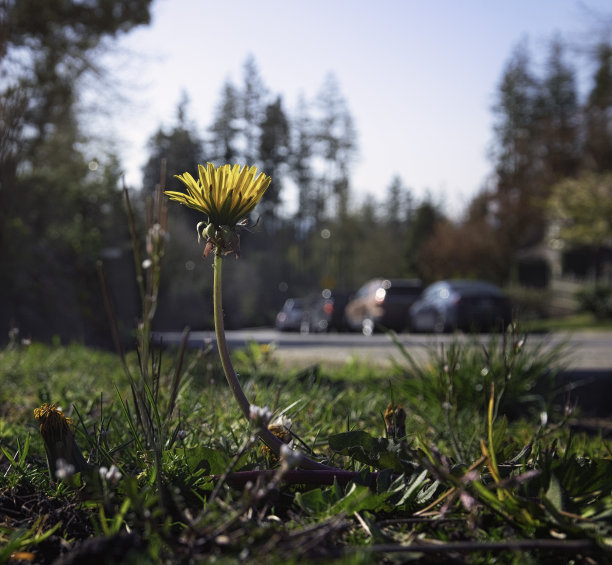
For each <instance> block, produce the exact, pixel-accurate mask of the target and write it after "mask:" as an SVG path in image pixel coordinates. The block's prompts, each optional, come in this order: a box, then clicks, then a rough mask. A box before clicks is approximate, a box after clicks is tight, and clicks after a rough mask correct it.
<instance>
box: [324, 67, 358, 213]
mask: <svg viewBox="0 0 612 565" xmlns="http://www.w3.org/2000/svg"><path fill="white" fill-rule="evenodd" d="M316 106H317V109H318V119H317V122H316V133H315V142H316V146H315V147H316V149H317V155H318V157H319V158H320V160H321V176H320V181H319V182H320V185H321V187H322V188H323V190H324V191H325V192H324V195H323V198H324V199H325V200H326V201H331V200H332V199H333V201H334V204H335V206H334V207H333V208H332V207H329V208H328V209H327V210H326V212H328V213H332V214H333V215H335V216H338V217H344V216H345V215H346V213H347V211H348V202H349V197H350V176H349V171H350V165H351V164H352V160H353V159H354V157H355V153H356V150H357V142H356V138H357V135H356V132H355V128H354V125H353V118H352V116H351V114H350V112H349V111H348V108H347V104H346V101H345V100H344V98H343V96H342V94H341V92H340V87H339V86H338V81H337V80H336V77H335V76H334V75H333V74H329V75H327V77H326V78H325V81H324V82H323V86H322V87H321V90H320V91H319V94H318V95H317V99H316ZM334 208H335V209H334Z"/></svg>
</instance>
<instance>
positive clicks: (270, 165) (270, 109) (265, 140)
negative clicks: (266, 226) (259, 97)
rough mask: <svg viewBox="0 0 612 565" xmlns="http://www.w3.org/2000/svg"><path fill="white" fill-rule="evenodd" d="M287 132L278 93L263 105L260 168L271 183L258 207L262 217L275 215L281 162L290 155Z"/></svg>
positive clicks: (277, 205) (286, 121)
mask: <svg viewBox="0 0 612 565" xmlns="http://www.w3.org/2000/svg"><path fill="white" fill-rule="evenodd" d="M289 135H290V134H289V121H288V119H287V116H286V115H285V112H284V111H283V106H282V100H281V98H280V96H279V97H278V98H277V99H276V101H275V102H273V103H272V104H268V106H267V107H266V111H265V118H264V120H263V122H262V124H261V137H260V144H259V161H260V162H261V168H262V170H263V171H265V172H266V174H267V175H270V177H272V183H271V184H270V186H269V187H268V189H267V190H266V198H265V201H262V202H261V203H260V204H259V207H258V211H259V212H260V214H261V215H262V217H263V218H264V220H265V219H266V218H270V219H273V218H275V217H276V216H278V208H279V206H280V203H281V191H282V187H283V165H285V164H286V163H287V161H288V158H289Z"/></svg>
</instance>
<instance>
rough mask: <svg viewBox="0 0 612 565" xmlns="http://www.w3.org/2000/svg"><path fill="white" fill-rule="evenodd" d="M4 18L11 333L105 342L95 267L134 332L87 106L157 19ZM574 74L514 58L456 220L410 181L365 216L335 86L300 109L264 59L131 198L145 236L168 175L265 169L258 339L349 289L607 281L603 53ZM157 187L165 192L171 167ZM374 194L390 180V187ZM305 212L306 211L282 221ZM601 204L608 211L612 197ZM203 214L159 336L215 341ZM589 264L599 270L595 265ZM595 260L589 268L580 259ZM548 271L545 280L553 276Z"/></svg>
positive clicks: (256, 233) (249, 245) (53, 3)
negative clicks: (302, 307)
mask: <svg viewBox="0 0 612 565" xmlns="http://www.w3.org/2000/svg"><path fill="white" fill-rule="evenodd" d="M30 4H32V3H31V2H29V1H25V0H23V1H22V0H20V1H19V2H17V1H9V2H7V3H4V5H3V7H2V10H3V12H2V14H1V16H0V31H1V33H0V56H1V59H0V73H2V74H1V76H2V78H3V81H2V84H3V86H2V88H1V92H0V101H1V106H0V112H1V114H0V120H1V122H2V125H3V127H2V128H1V129H0V273H2V275H1V278H0V320H2V323H3V324H4V325H5V328H6V329H7V331H8V329H9V328H10V327H11V326H17V327H20V328H21V329H22V331H23V333H24V334H26V335H31V336H32V337H36V338H40V339H50V338H51V337H53V336H56V335H57V336H60V337H61V338H63V339H81V340H84V341H92V342H101V341H102V340H103V338H102V336H103V335H107V333H108V332H107V329H106V321H105V315H104V312H103V310H102V308H101V306H100V304H101V298H100V294H99V290H98V281H97V278H96V268H95V267H96V264H97V262H98V261H99V260H100V259H102V261H103V263H104V265H105V268H106V269H107V272H108V276H109V279H110V281H111V286H113V287H114V288H115V289H116V290H115V293H114V294H115V298H116V300H117V302H118V303H119V306H118V309H119V310H121V311H123V312H124V313H125V314H124V317H125V319H126V322H125V323H126V325H129V323H130V321H131V320H132V318H133V317H135V316H136V312H135V308H136V306H135V300H136V295H137V293H136V292H135V291H134V292H133V294H132V290H131V289H133V288H134V284H135V283H134V282H133V281H132V282H130V276H131V274H132V273H131V269H130V259H129V248H130V238H129V233H128V228H127V222H126V221H125V214H124V209H123V208H124V206H123V202H122V192H121V190H120V188H121V157H120V156H118V155H116V154H114V153H113V151H112V149H110V148H109V149H107V151H106V152H104V153H101V152H100V150H99V148H100V144H99V142H98V143H97V146H96V150H95V152H94V149H93V147H92V143H91V140H90V139H88V138H87V136H86V135H85V133H84V132H85V131H86V129H85V128H84V127H83V123H82V120H83V116H82V115H80V114H79V100H80V96H81V94H82V88H83V83H84V81H85V80H86V79H87V78H88V77H91V76H96V77H100V76H103V70H102V69H100V68H99V67H98V66H97V65H96V61H97V55H98V54H99V53H100V52H101V50H103V48H104V46H105V42H108V41H112V39H113V38H114V37H116V36H117V35H119V34H121V33H127V32H129V30H130V29H132V28H133V27H135V26H138V25H146V24H147V23H148V22H149V19H150V4H151V2H150V0H130V1H128V2H123V3H122V4H121V9H120V10H115V9H110V8H109V4H108V3H107V2H104V1H103V0H98V1H93V2H88V3H85V4H84V3H82V2H77V1H73V2H65V1H60V0H50V1H48V2H46V3H45V4H44V9H43V8H41V7H40V6H38V7H37V8H36V9H34V8H33V5H30ZM577 57H578V56H577V55H576V54H575V53H574V52H573V51H572V52H570V51H569V49H568V47H567V46H566V45H564V43H563V42H562V41H561V40H560V39H558V38H554V39H553V40H551V42H550V45H549V49H548V53H547V59H546V61H545V64H544V65H542V67H541V68H542V70H541V71H540V72H535V71H534V70H533V66H534V65H533V58H532V55H531V53H530V52H529V50H528V48H526V47H525V46H519V47H517V48H516V49H515V50H514V52H513V53H512V54H511V56H510V58H509V60H508V61H507V63H506V65H505V68H504V69H503V72H502V74H501V79H500V82H499V84H498V85H497V88H496V97H495V99H496V103H495V105H494V107H493V109H492V110H493V112H494V115H495V118H496V125H495V129H494V131H493V142H492V146H491V163H492V172H491V175H490V177H489V179H488V181H487V182H486V183H485V185H484V186H483V187H482V188H481V190H480V191H479V192H478V193H477V194H476V195H475V196H474V198H473V199H472V200H471V201H470V202H469V203H468V204H467V206H466V211H465V213H464V215H463V217H461V218H460V219H459V220H451V219H449V218H448V217H446V216H445V213H444V207H443V206H442V205H441V203H440V202H436V201H435V200H434V199H433V198H431V197H426V198H423V199H417V198H415V196H414V194H413V192H412V191H411V189H410V188H409V187H408V185H407V184H406V182H405V180H404V179H402V178H399V177H394V178H390V179H387V181H386V182H387V185H386V186H383V187H373V188H376V189H377V191H379V193H380V194H382V195H383V196H382V197H378V198H374V197H370V198H367V199H366V200H362V201H357V200H356V199H355V195H354V194H353V191H352V184H351V183H352V179H351V170H352V165H353V164H354V163H355V162H356V160H357V159H358V139H357V134H356V129H357V128H356V124H355V123H354V120H353V117H352V116H351V113H350V111H349V104H348V102H347V100H346V99H345V97H344V95H343V93H342V91H341V88H340V85H339V84H338V81H337V80H336V78H335V77H334V75H333V74H329V75H328V76H327V77H326V78H325V79H324V81H323V83H322V85H321V87H320V89H319V91H318V92H317V94H316V95H315V96H314V97H312V98H311V99H309V98H306V97H305V96H302V97H301V98H300V99H299V100H298V101H297V104H296V107H295V109H294V110H292V111H289V110H288V109H287V107H286V103H285V101H284V100H283V97H282V96H281V95H280V94H277V93H274V92H273V91H272V89H270V88H269V87H268V86H267V85H266V84H265V82H264V80H263V78H262V77H261V76H260V74H259V71H258V68H257V63H256V61H255V59H254V58H253V57H247V59H246V61H245V63H244V65H243V69H242V71H243V74H242V81H241V83H240V84H238V85H236V84H234V83H232V82H231V81H229V80H228V81H226V82H225V84H223V85H221V88H220V93H219V99H218V103H217V105H216V108H215V110H214V113H213V115H212V116H211V118H210V122H209V123H208V124H206V125H205V129H203V130H201V129H200V127H201V126H200V124H197V123H196V121H195V120H193V119H192V118H191V117H190V115H189V112H190V109H189V100H188V99H187V97H186V96H184V97H183V98H182V99H181V100H180V101H179V103H178V104H177V109H176V116H175V121H174V123H173V124H172V125H171V126H170V127H166V128H163V127H161V126H160V127H158V128H157V130H156V131H154V132H153V133H152V135H151V137H150V140H149V145H148V155H147V162H146V165H145V166H144V168H143V178H142V186H140V187H130V194H131V198H132V201H133V203H134V204H135V209H136V210H138V211H140V218H141V221H142V222H143V221H144V220H143V216H144V210H145V201H146V199H147V198H150V196H151V194H152V191H153V190H154V189H155V187H156V185H158V184H160V183H161V184H163V185H164V186H165V187H167V188H172V189H180V186H179V185H178V184H177V182H178V181H176V179H174V178H173V175H174V174H178V173H183V172H185V171H190V172H192V173H194V172H195V167H196V165H197V163H205V162H206V161H212V162H214V163H216V164H222V163H225V162H229V163H234V162H238V163H249V164H255V165H257V166H258V167H260V168H261V169H262V170H264V171H265V172H266V173H267V174H269V175H271V177H272V179H273V182H272V184H271V186H270V187H269V189H268V191H267V193H266V195H265V197H264V199H263V200H262V201H261V203H260V205H259V206H258V208H257V209H256V211H255V214H254V217H253V218H251V224H250V227H249V228H248V230H246V231H244V232H243V233H242V236H241V237H242V239H243V244H242V248H243V254H242V256H241V258H240V260H238V261H227V262H226V263H227V271H228V272H227V276H226V277H225V280H226V285H227V289H226V292H225V296H226V297H227V299H226V301H227V304H226V305H225V311H226V315H227V325H228V327H239V326H244V325H247V324H267V323H270V322H271V321H272V319H273V316H274V314H275V312H276V311H277V310H278V308H279V307H280V306H281V304H282V301H283V300H284V298H286V297H289V296H301V295H305V294H308V293H314V292H318V291H320V290H321V289H322V288H325V287H328V288H334V289H341V290H347V291H352V290H354V289H355V288H356V287H357V286H358V285H360V284H361V283H362V282H364V281H365V280H367V279H368V278H371V277H374V276H386V277H418V278H421V279H423V280H424V281H425V282H428V281H431V280H435V279H438V278H443V277H451V276H462V277H478V278H485V279H489V280H492V281H495V282H498V283H500V284H502V285H506V284H508V283H510V282H520V283H524V284H536V285H537V284H542V281H543V280H544V279H546V273H545V271H546V269H547V268H548V267H547V266H546V265H544V266H542V265H541V260H540V258H538V257H537V256H536V257H535V258H534V255H533V254H532V253H530V251H531V250H533V249H537V248H538V246H542V245H544V244H549V243H550V244H552V245H553V247H554V246H556V247H563V250H564V254H563V264H562V266H561V268H562V269H574V271H577V272H582V273H590V272H595V273H596V274H602V272H603V270H604V267H605V258H606V249H607V247H606V246H607V245H608V243H609V238H610V224H609V218H610V217H612V216H611V215H610V213H609V211H608V209H607V208H606V204H605V203H607V202H609V201H610V200H611V199H610V198H609V196H610V190H611V189H610V187H611V186H612V183H611V181H610V178H611V177H610V175H611V174H612V172H611V168H612V127H611V125H612V124H611V120H612V45H611V44H610V42H607V41H601V42H599V43H597V45H596V46H595V47H593V48H592V49H590V50H588V52H587V53H586V54H585V53H582V54H580V55H579V57H580V61H581V64H588V65H589V67H590V68H591V69H592V73H591V76H590V80H589V85H588V88H587V92H586V94H584V95H580V94H579V92H578V88H577V78H576V71H575V67H574V65H575V64H576V58H577ZM162 160H164V162H165V163H166V168H165V170H166V173H167V174H166V175H165V176H164V178H160V170H161V169H160V163H161V161H162ZM382 182H383V183H384V182H385V180H384V179H383V181H382ZM292 193H293V194H295V195H296V196H295V199H296V206H295V210H294V211H292V212H290V213H288V212H287V208H286V207H284V206H283V205H282V204H283V203H284V202H286V201H287V200H288V199H289V195H290V194H292ZM606 198H607V199H606ZM200 219H201V218H197V216H196V215H194V213H193V211H191V210H189V209H186V208H184V207H179V206H170V207H169V227H168V242H167V253H166V256H165V258H164V261H165V266H164V271H163V281H162V290H161V296H160V308H159V311H158V318H157V323H158V325H159V327H165V328H170V327H177V328H178V327H179V326H182V325H183V324H189V325H190V326H191V327H193V328H196V329H203V328H207V327H210V324H211V320H210V317H209V316H210V311H211V308H210V300H211V291H210V289H211V284H212V280H211V279H212V276H211V273H210V265H209V263H208V262H207V261H204V260H201V259H200V255H201V251H202V249H201V248H200V247H198V244H197V241H196V237H195V224H196V223H197V222H198V221H199V220H200ZM585 250H586V251H588V253H585ZM585 257H587V258H586V259H585ZM543 272H544V274H542V273H543Z"/></svg>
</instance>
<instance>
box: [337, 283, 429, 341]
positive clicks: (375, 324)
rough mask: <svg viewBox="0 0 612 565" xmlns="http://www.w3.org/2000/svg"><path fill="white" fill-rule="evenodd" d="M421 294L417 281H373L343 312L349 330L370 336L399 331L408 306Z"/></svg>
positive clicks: (405, 317) (361, 290) (361, 289)
mask: <svg viewBox="0 0 612 565" xmlns="http://www.w3.org/2000/svg"><path fill="white" fill-rule="evenodd" d="M422 290H423V283H422V282H421V281H420V280H418V279H373V280H371V281H368V282H367V283H365V284H364V285H363V286H362V287H361V288H360V289H359V290H358V291H357V292H356V293H355V295H354V296H353V297H352V299H351V300H350V301H349V303H348V304H347V305H346V308H345V310H344V313H345V317H346V323H347V325H348V326H349V328H350V329H352V330H356V331H361V332H362V333H363V334H364V335H371V334H372V333H374V331H376V329H377V328H387V329H391V330H396V331H401V330H403V329H405V328H406V327H407V325H408V321H409V314H408V311H409V309H410V306H412V304H413V303H414V301H415V300H416V299H417V298H418V297H419V295H420V294H421V291H422Z"/></svg>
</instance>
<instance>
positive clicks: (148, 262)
mask: <svg viewBox="0 0 612 565" xmlns="http://www.w3.org/2000/svg"><path fill="white" fill-rule="evenodd" d="M151 265H153V261H151V259H145V260H144V261H143V262H142V268H143V269H145V270H147V269H148V268H149V267H150V266H151Z"/></svg>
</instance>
